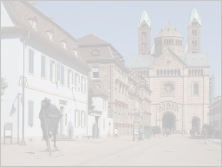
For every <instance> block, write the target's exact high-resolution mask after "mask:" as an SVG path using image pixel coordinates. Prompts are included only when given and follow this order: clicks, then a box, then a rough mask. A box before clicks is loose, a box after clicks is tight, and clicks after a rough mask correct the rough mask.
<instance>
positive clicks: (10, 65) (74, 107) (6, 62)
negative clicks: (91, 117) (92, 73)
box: [1, 1, 89, 143]
mask: <svg viewBox="0 0 222 167" xmlns="http://www.w3.org/2000/svg"><path fill="white" fill-rule="evenodd" d="M1 12H2V13H1V73H2V77H4V78H5V79H6V82H7V83H8V88H7V89H6V90H5V94H4V96H3V97H2V100H3V101H2V105H1V137H3V136H4V125H5V123H13V137H14V138H17V136H18V130H17V128H18V126H17V123H18V122H17V121H18V120H17V114H18V106H17V105H18V104H17V100H15V98H16V97H17V95H18V94H23V86H22V85H23V82H22V76H23V77H24V80H25V88H24V96H23V97H24V136H25V141H26V143H27V142H28V141H31V140H34V139H40V138H41V137H42V131H41V127H40V120H39V112H40V107H41V100H43V99H44V98H45V97H47V98H49V99H51V101H52V103H53V104H55V105H56V106H57V107H58V108H59V109H60V110H61V112H62V114H63V117H62V119H61V121H60V126H59V133H60V134H62V135H67V136H69V135H70V134H71V133H70V128H71V127H73V128H72V129H73V133H72V134H73V135H74V136H85V135H87V133H88V129H87V120H88V118H87V116H88V86H87V85H88V84H87V82H88V81H87V75H88V71H89V67H88V65H87V64H86V63H85V62H84V61H83V60H81V59H80V58H79V57H78V52H77V49H78V46H77V44H76V40H75V38H73V37H72V36H71V35H70V34H69V33H67V32H66V31H65V30H64V29H62V28H61V27H60V26H59V25H57V24H56V23H55V22H54V21H52V20H51V19H50V18H48V17H47V16H45V15H43V14H42V13H41V12H40V11H39V10H38V9H36V8H35V7H34V6H32V5H31V4H29V3H28V2H20V1H3V2H1ZM19 97H20V100H21V103H19V105H20V107H19V111H20V112H19V113H20V114H19V115H20V118H19V136H20V139H21V135H22V111H23V106H22V102H23V100H22V98H21V96H19ZM14 100H15V103H14V107H15V108H16V113H15V114H14V115H12V116H9V114H10V111H11V108H12V104H13V102H14ZM13 141H14V142H15V140H13Z"/></svg>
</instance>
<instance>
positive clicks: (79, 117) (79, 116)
mask: <svg viewBox="0 0 222 167" xmlns="http://www.w3.org/2000/svg"><path fill="white" fill-rule="evenodd" d="M81 117H82V116H81V111H79V122H78V123H79V127H80V126H81V122H82V121H81Z"/></svg>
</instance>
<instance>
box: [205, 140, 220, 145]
mask: <svg viewBox="0 0 222 167" xmlns="http://www.w3.org/2000/svg"><path fill="white" fill-rule="evenodd" d="M207 141H210V142H212V143H216V144H218V145H221V143H220V142H217V141H213V140H209V139H208V140H207Z"/></svg>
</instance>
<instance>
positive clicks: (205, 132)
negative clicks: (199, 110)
mask: <svg viewBox="0 0 222 167" xmlns="http://www.w3.org/2000/svg"><path fill="white" fill-rule="evenodd" d="M202 133H203V137H204V142H205V144H206V140H207V136H208V132H207V130H206V128H203V132H202Z"/></svg>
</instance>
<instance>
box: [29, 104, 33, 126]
mask: <svg viewBox="0 0 222 167" xmlns="http://www.w3.org/2000/svg"><path fill="white" fill-rule="evenodd" d="M28 124H29V125H30V126H33V101H29V102H28Z"/></svg>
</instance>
